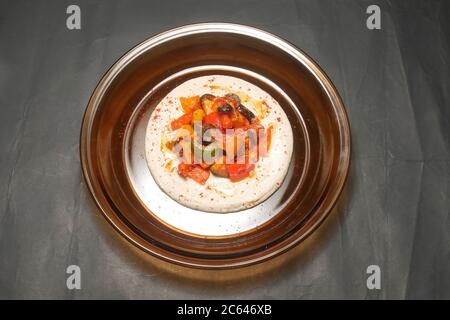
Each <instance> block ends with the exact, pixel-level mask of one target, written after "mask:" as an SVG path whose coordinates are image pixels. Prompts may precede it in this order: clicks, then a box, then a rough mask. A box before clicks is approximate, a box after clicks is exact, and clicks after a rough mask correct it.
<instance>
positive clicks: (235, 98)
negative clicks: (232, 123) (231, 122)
mask: <svg viewBox="0 0 450 320" xmlns="http://www.w3.org/2000/svg"><path fill="white" fill-rule="evenodd" d="M225 97H227V98H231V99H233V100H234V101H236V104H237V105H240V104H241V99H240V98H239V96H238V95H237V94H234V93H227V94H226V95H225Z"/></svg>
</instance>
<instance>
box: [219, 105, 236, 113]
mask: <svg viewBox="0 0 450 320" xmlns="http://www.w3.org/2000/svg"><path fill="white" fill-rule="evenodd" d="M217 111H219V112H231V111H233V107H232V106H230V105H229V104H228V103H225V104H223V105H221V106H220V107H218V108H217Z"/></svg>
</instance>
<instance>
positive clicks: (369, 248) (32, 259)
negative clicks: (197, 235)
mask: <svg viewBox="0 0 450 320" xmlns="http://www.w3.org/2000/svg"><path fill="white" fill-rule="evenodd" d="M182 3H183V6H180V5H179V4H177V3H176V2H175V1H169V0H164V1H95V2H94V1H33V2H31V1H1V2H0V39H1V41H0V150H1V152H0V179H1V184H0V205H1V206H0V257H1V258H0V298H66V299H70V298H88V299H89V298H125V299H128V298H150V299H151V298H189V299H194V298H232V299H234V298H237V299H241V298H302V299H303V298H358V299H360V298H369V299H379V298H450V216H449V215H450V99H449V94H450V85H449V77H450V23H449V19H448V17H449V14H450V3H449V2H448V1H427V2H424V1H344V0H342V1H312V0H311V1H292V0H291V1H261V0H258V1H227V2H226V3H225V2H215V1H210V0H208V1H183V2H182ZM375 3H376V4H378V5H379V6H380V7H381V10H382V22H381V26H382V29H381V30H375V31H370V30H368V29H367V28H366V25H365V23H366V18H367V16H368V15H367V14H366V13H365V11H366V8H367V6H368V5H370V4H375ZM69 4H78V5H79V6H80V7H81V11H82V29H81V30H78V31H70V30H68V29H67V28H66V25H65V20H66V17H67V15H66V13H65V11H66V7H67V6H68V5H69ZM205 21H225V22H236V23H243V24H248V25H252V26H255V27H259V28H261V29H263V30H267V31H270V32H273V33H275V34H277V35H279V36H281V37H283V38H285V39H287V40H289V41H291V42H292V43H294V44H295V45H297V46H298V47H300V48H301V49H303V50H304V51H305V52H307V53H308V54H309V55H311V56H312V57H313V58H314V59H315V60H316V61H317V62H318V63H319V64H320V65H321V66H322V68H323V69H324V70H325V72H327V74H328V75H329V76H330V78H331V79H332V80H333V82H334V83H335V85H336V86H337V88H338V90H339V92H340V93H341V96H342V98H343V100H344V103H345V104H346V107H347V110H348V113H349V118H350V124H351V127H352V134H353V149H354V150H353V151H354V152H353V163H352V169H351V174H350V178H349V182H348V185H347V188H346V191H345V194H344V197H343V199H342V201H341V202H340V205H339V206H338V207H337V210H335V212H333V214H332V215H331V216H330V217H329V218H328V219H327V220H326V222H325V223H324V224H323V225H322V226H321V227H320V228H319V229H318V230H317V231H316V232H315V233H314V235H313V236H312V237H310V238H309V239H308V240H307V241H306V242H304V243H303V244H302V245H300V246H299V247H297V248H296V249H295V250H293V251H291V252H289V253H288V254H285V255H283V256H281V257H279V258H276V259H275V260H273V261H272V262H269V263H265V264H262V265H259V266H256V267H251V268H246V269H243V270H240V271H227V272H225V271H222V272H207V271H192V270H188V269H184V268H181V267H177V266H172V265H168V264H166V263H162V262H159V261H157V260H156V259H154V258H151V257H147V256H145V255H144V254H141V253H140V252H139V251H138V250H137V249H135V248H133V247H131V246H130V245H129V244H128V243H126V242H125V240H122V239H121V238H120V237H119V236H118V235H117V234H116V233H115V232H114V231H113V229H112V228H111V227H110V226H109V225H108V224H107V223H106V221H105V220H104V219H103V218H102V217H101V215H100V213H99V212H98V210H97V209H96V208H95V206H94V205H93V203H92V201H91V200H90V196H89V194H88V192H87V189H86V186H85V184H84V182H83V179H82V176H81V169H80V160H79V155H78V140H79V130H80V126H81V120H82V116H83V112H84V109H85V106H86V104H87V102H88V99H89V96H90V94H91V92H92V91H93V89H94V87H95V85H96V83H97V82H98V80H99V79H100V78H101V76H102V75H103V73H104V72H105V71H106V70H107V69H108V67H109V66H110V65H111V64H113V63H114V61H115V60H116V59H117V58H119V57H120V56H121V55H122V54H123V53H125V52H126V51H127V50H128V49H129V48H130V47H132V46H133V45H135V44H136V43H138V42H140V41H142V40H144V39H145V38H147V37H148V36H150V35H153V34H155V33H158V32H160V31H162V30H166V29H169V28H171V27H174V26H178V25H182V24H187V23H195V22H205ZM70 264H77V265H79V266H80V267H81V271H82V289H81V290H73V291H70V290H68V289H67V288H66V273H65V271H66V267H67V266H68V265H70ZM371 264H377V265H379V266H380V267H381V272H382V283H381V286H382V288H381V290H378V291H377V290H373V291H370V290H368V289H367V288H366V277H367V275H366V268H367V266H368V265H371Z"/></svg>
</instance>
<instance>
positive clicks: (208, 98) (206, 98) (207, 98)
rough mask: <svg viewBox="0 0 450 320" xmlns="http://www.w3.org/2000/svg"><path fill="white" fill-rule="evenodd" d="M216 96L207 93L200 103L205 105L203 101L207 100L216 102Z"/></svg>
mask: <svg viewBox="0 0 450 320" xmlns="http://www.w3.org/2000/svg"><path fill="white" fill-rule="evenodd" d="M214 98H215V96H213V95H212V94H209V93H206V94H204V95H202V96H201V97H200V103H201V104H203V101H205V100H214Z"/></svg>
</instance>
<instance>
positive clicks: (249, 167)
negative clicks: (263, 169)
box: [226, 163, 255, 182]
mask: <svg viewBox="0 0 450 320" xmlns="http://www.w3.org/2000/svg"><path fill="white" fill-rule="evenodd" d="M226 166H227V171H228V176H229V177H230V180H231V181H232V182H238V181H241V180H242V179H245V178H247V177H248V176H249V175H250V173H251V172H252V171H253V170H255V165H254V164H253V163H251V164H250V163H243V164H239V163H232V164H227V165H226Z"/></svg>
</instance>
